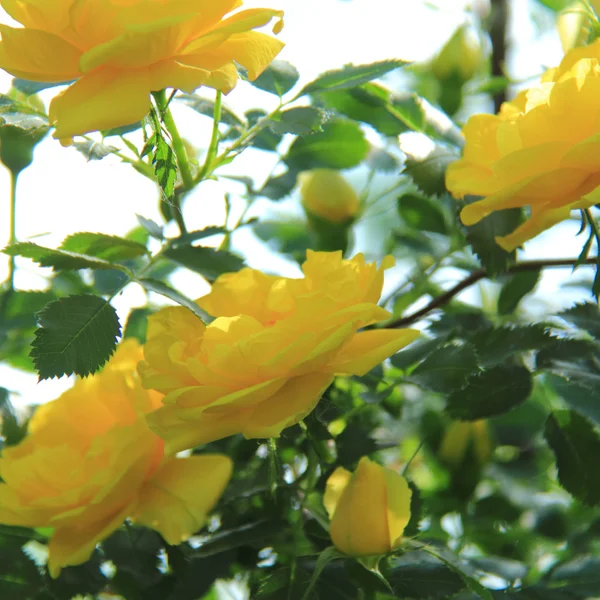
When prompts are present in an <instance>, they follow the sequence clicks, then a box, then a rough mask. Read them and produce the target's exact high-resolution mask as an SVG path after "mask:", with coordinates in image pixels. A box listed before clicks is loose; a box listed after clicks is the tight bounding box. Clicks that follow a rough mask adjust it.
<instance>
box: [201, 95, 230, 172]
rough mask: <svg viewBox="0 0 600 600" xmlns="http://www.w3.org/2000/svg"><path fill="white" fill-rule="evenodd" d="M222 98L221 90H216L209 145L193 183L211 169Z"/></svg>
mask: <svg viewBox="0 0 600 600" xmlns="http://www.w3.org/2000/svg"><path fill="white" fill-rule="evenodd" d="M222 98H223V92H221V91H219V90H217V95H216V97H215V107H214V110H213V129H212V135H211V136H210V145H209V146H208V151H207V153H206V159H205V160H204V164H203V165H202V168H201V169H200V173H198V175H197V176H196V179H195V180H194V183H195V184H198V183H200V182H201V181H203V180H204V179H206V178H207V177H208V176H209V175H210V174H211V173H212V171H213V168H212V167H213V164H214V161H215V158H216V156H217V152H218V150H219V124H220V123H221V109H222Z"/></svg>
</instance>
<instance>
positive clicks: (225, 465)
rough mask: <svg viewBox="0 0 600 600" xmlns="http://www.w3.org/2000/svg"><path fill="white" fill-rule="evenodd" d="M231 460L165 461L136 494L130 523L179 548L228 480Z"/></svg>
mask: <svg viewBox="0 0 600 600" xmlns="http://www.w3.org/2000/svg"><path fill="white" fill-rule="evenodd" d="M232 468H233V464H232V462H231V459H230V458H229V457H227V456H224V455H220V454H213V455H211V454H203V455H200V456H191V457H188V458H172V459H170V460H167V461H165V463H164V464H163V465H162V467H161V468H160V469H159V471H158V472H157V473H156V474H155V475H154V477H153V478H152V479H151V480H150V481H148V482H147V483H146V484H145V485H144V486H143V487H142V488H141V490H140V494H139V504H138V505H137V507H136V509H135V510H134V511H133V513H132V515H131V517H132V519H133V520H134V521H135V522H136V523H138V524H140V525H145V526H147V527H151V528H152V529H155V530H156V531H158V532H159V533H160V534H161V535H162V536H163V538H164V539H165V540H166V541H167V542H168V543H169V544H173V545H176V544H180V543H181V542H182V541H184V540H186V539H187V538H189V537H190V536H191V535H192V534H194V533H195V532H196V531H198V530H199V529H200V528H201V527H202V526H203V525H204V523H205V522H206V517H207V515H208V513H209V512H210V511H211V510H212V508H213V507H214V505H215V504H216V503H217V500H218V499H219V498H220V497H221V494H222V493H223V490H224V489H225V486H226V485H227V483H228V482H229V479H230V477H231V471H232Z"/></svg>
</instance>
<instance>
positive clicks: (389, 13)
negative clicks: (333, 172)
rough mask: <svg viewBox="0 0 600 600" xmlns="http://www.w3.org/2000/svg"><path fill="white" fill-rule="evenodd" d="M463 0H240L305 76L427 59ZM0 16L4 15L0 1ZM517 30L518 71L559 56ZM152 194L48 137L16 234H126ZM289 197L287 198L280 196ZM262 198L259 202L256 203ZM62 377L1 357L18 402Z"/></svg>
mask: <svg viewBox="0 0 600 600" xmlns="http://www.w3.org/2000/svg"><path fill="white" fill-rule="evenodd" d="M434 5H435V6H434ZM464 5H465V2H464V1H463V0H438V1H437V2H435V3H434V2H429V3H427V2H424V1H422V0H351V1H347V2H342V1H340V0H262V1H261V0H246V1H245V3H244V7H247V8H251V7H265V8H282V9H284V10H285V13H286V18H285V28H284V30H283V32H282V33H281V34H280V37H281V38H282V39H283V41H285V42H286V47H285V49H284V50H283V52H282V54H281V55H280V57H279V58H281V59H284V60H288V61H289V62H291V63H292V64H294V65H295V66H296V67H297V68H298V70H299V72H300V74H301V81H302V82H307V81H310V80H311V79H313V78H314V77H315V76H316V75H318V74H319V73H321V72H323V71H325V70H327V69H334V68H339V67H341V66H342V65H343V64H345V63H355V64H361V63H369V62H373V61H376V60H382V59H389V58H402V59H405V60H425V59H427V58H429V57H430V56H431V55H432V54H433V53H434V52H435V51H436V50H437V48H439V47H440V46H441V45H442V44H443V43H444V42H445V40H446V39H447V38H448V37H449V36H450V35H451V33H452V32H453V31H454V29H455V28H456V26H457V25H458V24H459V23H461V22H462V21H463V19H464V11H463V7H464ZM526 5H527V2H526V1H525V0H523V1H521V0H517V1H516V2H515V7H516V9H517V10H527V6H526ZM519 18H521V17H520V16H519ZM2 21H4V22H9V21H10V20H9V18H8V17H7V16H6V15H3V14H2V12H1V11H0V22H2ZM524 33H525V35H524V37H523V39H525V40H528V42H527V43H529V44H530V48H531V49H532V50H533V51H531V52H528V53H527V56H526V57H525V58H524V59H523V60H522V61H521V60H520V61H519V63H518V65H519V66H518V70H519V73H518V74H517V76H518V77H521V76H528V75H532V74H535V73H537V72H539V67H540V64H541V63H545V64H554V63H556V62H557V61H558V60H559V58H560V47H559V45H558V42H557V39H556V37H554V38H552V39H545V40H543V41H542V42H538V41H536V42H533V45H531V44H532V42H531V38H532V37H533V32H532V31H525V32H524ZM9 85H10V77H9V76H7V75H6V74H4V73H0V90H2V91H4V90H7V89H8V87H9ZM55 91H56V90H48V91H46V92H44V93H43V98H44V99H45V100H46V101H47V100H48V99H49V98H51V96H52V95H53V94H54V93H55ZM225 101H226V104H227V105H228V106H230V107H231V108H233V109H234V110H236V111H238V112H243V111H244V110H246V109H248V108H254V107H258V106H260V107H264V108H267V109H268V108H270V107H271V108H272V107H274V106H275V99H274V98H273V97H272V96H270V95H268V94H265V93H263V92H260V91H257V90H255V89H254V88H252V87H251V86H250V85H248V84H240V85H239V86H238V87H237V88H236V89H235V90H234V91H233V92H231V94H229V96H228V97H227V98H226V100H225ZM174 113H175V118H176V120H177V122H178V125H179V127H180V130H181V132H182V134H183V135H184V137H186V138H188V139H189V140H190V141H191V142H192V143H194V144H195V145H196V146H197V147H200V148H202V147H206V145H207V142H208V137H209V135H210V132H209V126H210V121H209V120H208V119H206V118H204V117H199V116H198V115H195V114H194V113H193V112H192V111H191V110H190V109H188V108H187V107H182V106H176V107H175V108H174ZM265 156H266V155H265V153H260V152H257V151H250V152H248V153H246V154H244V155H242V156H241V157H240V159H238V160H236V161H235V162H234V163H233V165H232V166H231V167H230V170H229V172H237V173H238V174H247V173H251V174H252V176H253V177H254V178H256V179H257V180H258V181H259V182H260V180H261V179H264V178H265V177H267V176H268V174H269V171H270V170H271V168H272V166H273V158H272V157H269V158H265ZM361 177H362V178H363V179H364V176H363V175H361V174H360V173H358V174H356V175H355V177H354V179H353V183H354V182H356V184H357V185H358V184H359V183H361V181H360V180H361ZM227 186H229V187H227ZM8 189H9V180H8V175H7V172H6V171H5V170H3V169H2V168H0V190H3V191H0V247H2V246H4V245H5V243H6V241H7V240H8ZM226 189H231V190H232V191H234V192H236V191H237V192H239V188H236V187H235V186H234V187H233V188H232V187H231V184H226V183H221V182H207V183H205V184H203V185H202V186H200V188H199V189H198V190H196V191H195V192H194V193H193V194H192V195H191V196H190V197H189V198H188V199H187V201H186V207H185V214H186V222H187V224H188V227H189V229H190V230H193V229H199V228H202V227H204V226H206V225H209V224H222V221H223V215H224V213H223V201H222V200H223V195H224V192H225V190H226ZM157 197H158V195H157V190H156V189H155V187H154V185H153V184H152V183H151V182H150V181H148V180H147V179H145V178H144V177H143V176H142V175H139V174H138V173H136V172H135V171H134V170H133V169H132V168H131V167H129V166H127V165H124V164H121V163H120V162H119V160H118V159H114V158H112V157H109V158H106V159H104V160H102V161H93V162H90V163H86V162H85V159H84V158H83V157H82V156H81V155H80V154H79V153H78V152H77V151H75V150H74V149H71V148H62V147H61V146H60V145H59V143H58V142H57V141H55V140H53V139H52V138H50V137H48V138H47V139H45V140H44V141H43V142H42V143H41V144H40V145H39V146H38V147H37V149H36V156H35V162H34V164H33V165H32V166H31V167H30V168H28V169H27V170H26V171H24V172H23V174H22V175H21V177H20V181H19V189H18V199H19V201H18V213H17V236H18V238H19V240H26V239H29V238H32V237H34V236H43V237H39V238H38V239H36V240H35V241H38V242H39V243H42V244H44V245H49V246H52V245H56V244H58V243H60V241H61V240H62V239H63V238H64V237H66V236H67V235H69V234H70V233H74V232H76V231H94V232H102V233H112V234H116V235H123V234H125V233H126V232H127V231H129V230H130V229H132V228H133V227H135V226H136V225H137V222H136V219H135V213H139V214H141V215H143V216H145V217H147V218H151V219H154V220H156V221H160V216H159V214H158V206H157V205H158V202H157ZM290 204H293V203H290V202H288V203H287V205H290ZM266 205H267V203H266V202H265V203H263V204H262V205H261V206H266ZM4 215H6V216H4ZM581 244H582V242H581V241H580V240H579V239H578V240H577V242H576V243H572V234H571V233H568V234H566V235H565V236H564V244H562V243H561V245H556V244H554V245H553V246H549V245H548V244H547V243H546V242H544V241H543V238H540V240H539V241H536V242H534V243H532V244H531V245H530V247H529V254H531V255H536V254H541V255H544V256H549V255H550V254H552V255H554V254H553V253H556V255H557V256H570V255H575V254H577V251H578V248H580V246H581ZM237 247H238V248H239V249H241V250H242V251H243V252H244V254H245V255H246V256H247V262H248V264H250V265H251V266H253V267H258V268H266V269H269V270H280V271H282V272H287V273H289V272H290V270H292V271H293V270H294V269H295V267H292V266H291V265H290V263H289V262H287V261H285V260H284V259H278V258H277V257H274V256H273V254H271V253H269V252H268V251H267V250H266V249H265V248H264V247H263V246H261V245H260V244H258V243H257V242H256V240H255V239H253V238H252V236H251V235H250V234H248V233H245V234H241V235H238V238H237ZM549 250H550V251H551V252H549ZM7 264H8V261H7V259H6V258H5V257H4V256H3V255H0V281H2V280H3V279H5V277H6V274H7ZM18 265H19V271H18V273H17V277H16V287H17V289H39V288H41V287H43V286H44V279H43V277H41V276H40V270H39V269H37V268H36V267H35V265H33V263H32V262H31V261H27V260H19V262H18ZM41 273H42V274H43V271H41ZM564 275H565V272H564V271H560V272H555V273H552V274H550V275H549V276H548V280H547V283H548V286H549V287H548V288H547V289H548V290H554V289H555V288H556V287H557V286H558V283H559V282H560V281H561V280H562V279H563V278H564ZM175 281H176V284H177V286H178V287H179V288H180V289H181V291H182V292H183V293H186V294H188V295H190V296H192V297H197V296H199V295H201V294H202V293H204V292H205V290H206V286H205V284H203V282H202V281H201V279H200V278H199V277H197V276H195V275H190V274H188V273H187V272H186V274H185V275H183V276H180V277H178V278H177V279H176V280H175ZM545 283H546V281H545ZM143 303H144V295H143V293H142V292H141V290H139V289H136V288H135V286H129V287H128V288H127V293H126V294H125V295H124V296H122V297H120V298H119V299H117V300H116V302H115V306H116V308H117V310H118V311H119V312H120V314H121V315H126V314H127V310H128V308H129V307H131V306H132V305H136V304H143ZM122 320H123V319H122ZM66 385H68V380H66V379H65V378H63V379H62V380H54V381H45V382H42V383H40V384H36V378H35V376H33V375H29V374H23V373H19V372H16V371H15V370H13V369H10V368H8V367H6V366H2V365H0V386H3V387H6V388H8V389H9V390H12V391H15V392H17V393H18V397H15V398H14V400H16V402H17V404H21V403H32V402H33V403H38V402H44V401H46V400H48V399H51V398H54V397H56V395H57V394H58V393H60V391H62V390H63V389H64V388H65V386H66Z"/></svg>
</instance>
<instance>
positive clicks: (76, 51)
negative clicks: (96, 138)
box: [0, 0, 283, 139]
mask: <svg viewBox="0 0 600 600" xmlns="http://www.w3.org/2000/svg"><path fill="white" fill-rule="evenodd" d="M0 5H1V6H2V8H3V9H4V10H5V11H6V12H7V13H8V14H9V15H10V16H11V17H12V18H13V19H15V20H16V21H18V22H19V23H21V24H22V25H23V27H22V28H18V29H16V28H12V27H8V26H6V25H0V35H1V36H2V41H1V42H0V68H2V69H4V70H5V71H8V72H9V73H10V74H11V75H14V76H15V77H21V78H23V79H27V80H30V81H40V82H57V83H63V82H70V81H72V80H74V79H75V80H77V81H76V82H75V83H74V84H73V85H71V86H70V87H69V88H68V89H67V90H65V91H64V92H62V93H61V94H59V95H58V96H57V97H56V98H54V100H53V101H52V103H51V105H50V123H51V125H54V126H55V127H56V133H55V135H56V137H57V138H59V139H69V138H71V137H72V136H74V135H80V134H83V133H86V132H89V131H95V130H102V129H108V128H112V127H119V126H122V125H128V124H130V123H134V122H136V121H139V120H140V119H142V118H143V117H144V116H145V115H146V113H147V112H148V110H149V108H150V92H151V91H159V90H162V89H164V88H167V87H171V88H177V89H180V90H184V91H186V92H192V91H193V90H195V89H196V88H198V87H200V86H202V85H206V86H209V87H212V88H215V89H217V90H221V91H223V92H225V93H227V92H229V91H230V90H232V89H233V88H234V87H235V85H236V82H237V79H238V74H237V69H236V66H235V63H239V64H240V65H242V66H244V67H245V68H246V69H247V70H248V77H249V78H250V79H255V78H256V77H258V76H259V75H260V73H261V72H262V71H263V70H264V69H265V68H266V67H267V65H268V64H269V63H270V62H271V61H272V60H273V58H275V56H276V55H277V54H278V53H279V52H280V51H281V49H282V47H283V44H282V43H281V42H279V41H278V40H276V39H275V38H273V37H271V36H269V35H265V34H264V33H260V32H257V31H254V29H256V28H259V27H263V26H264V25H267V24H268V23H269V22H270V21H271V20H272V19H273V18H276V19H278V21H277V23H276V25H275V27H274V29H273V30H274V32H275V33H278V32H279V31H280V30H281V27H282V17H283V12H282V11H279V10H270V9H262V8H256V9H249V10H243V11H239V12H235V13H233V14H229V13H231V12H232V11H234V10H236V9H238V8H240V7H241V6H242V1H241V0H0Z"/></svg>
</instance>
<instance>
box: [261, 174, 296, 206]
mask: <svg viewBox="0 0 600 600" xmlns="http://www.w3.org/2000/svg"><path fill="white" fill-rule="evenodd" d="M297 178H298V173H297V172H296V171H293V170H291V169H288V170H287V171H285V173H282V174H281V175H275V177H271V178H270V179H267V181H265V184H264V185H263V186H262V188H261V189H260V190H259V191H258V194H260V195H261V196H265V197H266V198H269V200H281V199H282V198H285V197H286V196H288V195H289V194H290V193H291V191H292V190H293V189H294V188H295V187H296V180H297Z"/></svg>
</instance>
